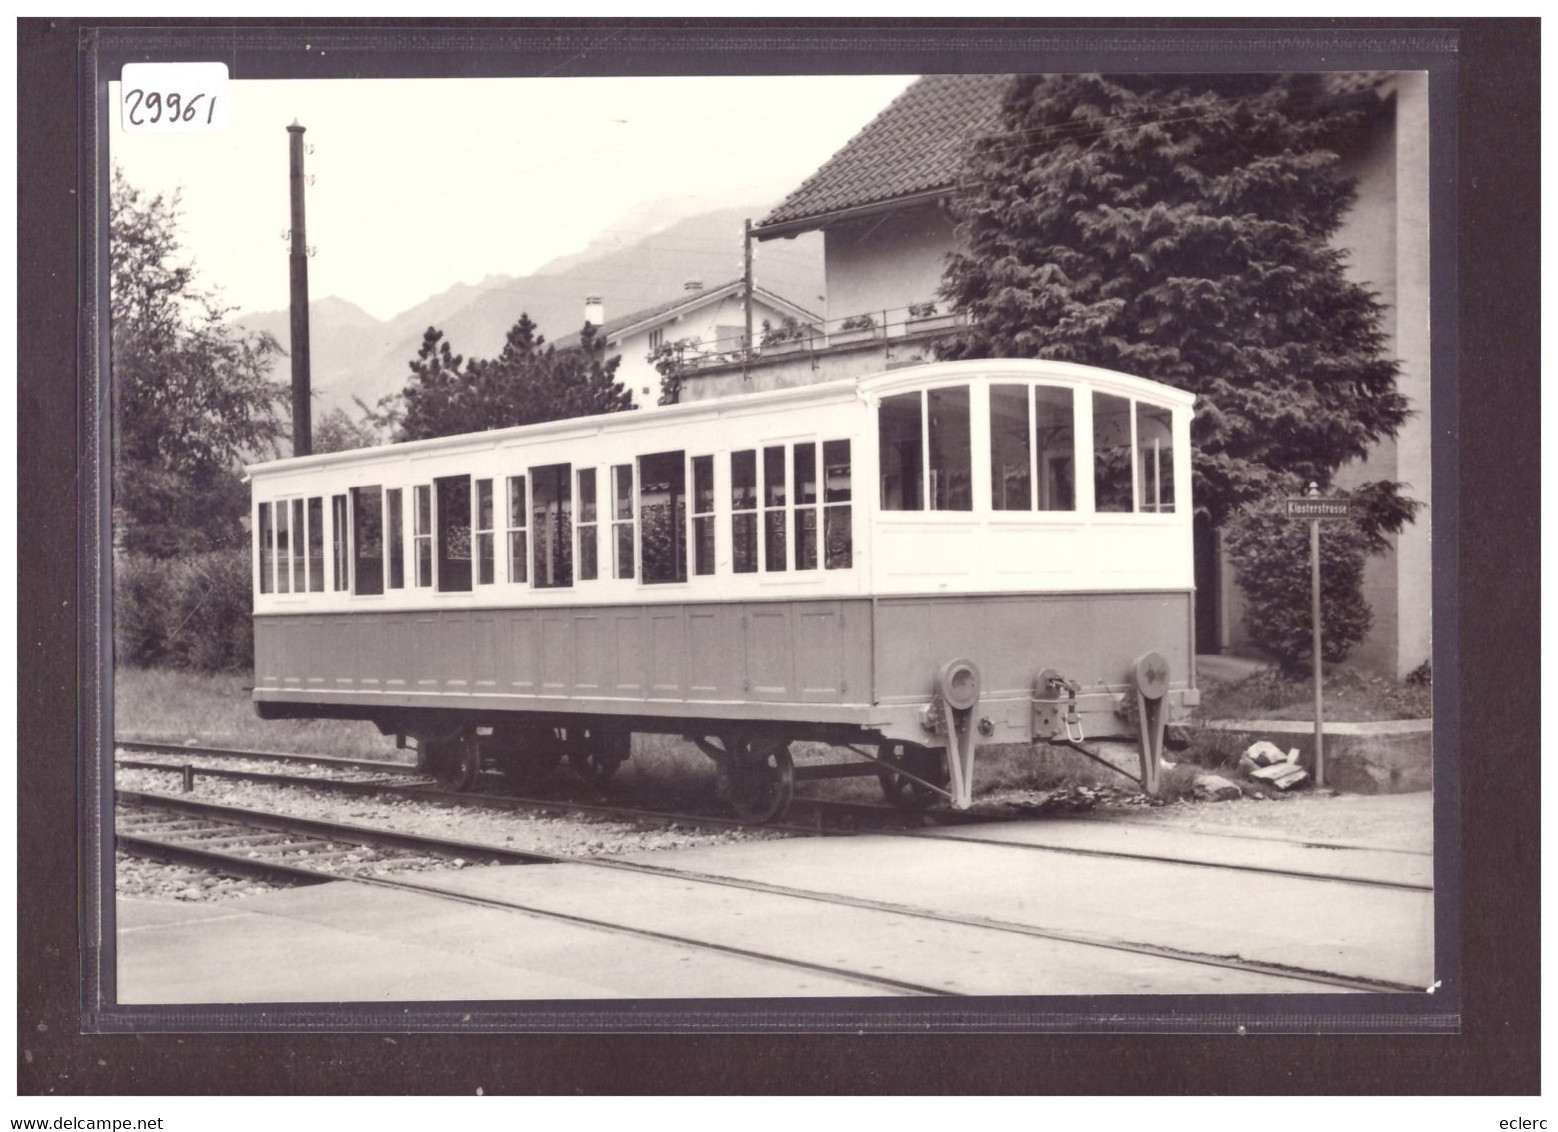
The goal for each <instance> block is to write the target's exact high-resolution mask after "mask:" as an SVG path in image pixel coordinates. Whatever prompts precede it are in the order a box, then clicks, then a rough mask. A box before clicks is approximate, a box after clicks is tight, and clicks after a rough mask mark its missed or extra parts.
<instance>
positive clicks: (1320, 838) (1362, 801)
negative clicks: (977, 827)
mask: <svg viewBox="0 0 1558 1132" xmlns="http://www.w3.org/2000/svg"><path fill="white" fill-rule="evenodd" d="M1088 816H1090V817H1095V818H1100V819H1103V820H1111V821H1130V822H1143V823H1150V824H1152V825H1165V826H1172V827H1174V828H1178V829H1188V830H1194V831H1196V832H1203V833H1238V834H1240V835H1242V836H1247V837H1280V838H1288V839H1298V840H1305V841H1308V840H1313V841H1317V842H1337V843H1344V844H1349V845H1370V846H1376V847H1378V848H1383V849H1404V850H1410V851H1414V852H1421V853H1426V852H1430V851H1431V850H1432V849H1433V795H1432V794H1430V793H1427V792H1426V791H1425V792H1422V793H1417V794H1372V795H1366V794H1337V795H1334V796H1326V795H1325V794H1321V793H1315V792H1305V793H1302V794H1299V795H1296V796H1294V797H1291V798H1280V799H1272V800H1262V801H1256V800H1254V799H1251V798H1241V799H1239V800H1238V801H1233V802H1173V803H1170V804H1168V805H1165V806H1099V807H1097V808H1095V809H1093V810H1091V811H1089V814H1088Z"/></svg>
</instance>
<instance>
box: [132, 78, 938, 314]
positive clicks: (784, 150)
mask: <svg viewBox="0 0 1558 1132" xmlns="http://www.w3.org/2000/svg"><path fill="white" fill-rule="evenodd" d="M912 81H913V76H905V75H898V76H833V77H806V76H795V77H779V78H772V77H709V78H631V79H628V78H543V79H533V78H532V79H422V80H385V79H329V80H319V79H313V80H286V81H280V80H277V81H269V80H244V81H235V82H233V83H232V84H230V88H229V98H230V102H229V113H230V117H229V126H228V129H227V130H226V131H225V132H223V133H219V134H126V133H124V132H123V131H122V130H121V128H120V100H119V99H120V85H119V83H117V82H115V83H112V84H110V90H109V100H110V107H111V112H110V118H111V124H110V132H109V153H110V155H111V157H112V159H113V160H114V161H116V162H118V163H119V165H120V166H121V167H122V169H123V170H124V173H125V175H126V177H127V178H128V179H129V181H130V183H131V184H133V185H135V186H136V187H137V188H140V189H143V190H147V191H150V192H169V193H171V192H172V191H174V190H179V191H181V193H182V212H183V220H182V222H181V226H180V230H181V233H182V237H183V241H182V242H183V245H184V248H185V249H186V252H187V253H188V254H189V255H190V256H191V257H192V258H193V260H194V262H195V264H196V268H197V271H198V272H199V275H200V278H201V281H202V282H203V283H204V284H206V285H216V286H218V287H220V289H221V292H222V294H223V297H224V298H225V300H226V301H227V302H228V303H229V304H231V305H233V306H235V307H237V308H238V312H239V313H253V312H257V311H267V310H279V309H283V308H285V307H286V306H287V302H288V297H289V296H288V285H289V284H288V278H289V277H288V267H287V248H288V245H287V242H286V240H285V239H284V234H285V233H286V230H287V228H288V227H289V225H290V223H291V220H290V211H289V201H288V191H289V190H288V135H287V130H286V127H287V126H288V125H289V124H290V123H292V122H293V121H294V120H296V121H298V122H300V123H301V124H302V125H303V126H305V127H306V128H307V133H306V135H305V137H306V140H307V141H308V143H309V144H310V145H311V146H313V152H312V153H310V154H308V155H307V156H306V158H305V169H306V172H307V173H308V174H309V175H310V176H312V177H313V178H314V182H313V184H312V185H310V186H309V188H308V190H307V192H308V195H307V205H306V209H307V224H308V243H309V244H310V245H312V246H313V247H314V248H315V249H316V251H315V255H314V257H313V258H312V259H311V260H310V262H309V295H310V298H311V299H314V300H317V299H320V298H324V297H327V296H332V295H334V296H337V297H339V298H343V299H347V300H349V301H351V302H353V303H356V304H357V305H358V306H360V307H362V308H363V309H364V310H366V311H367V312H368V313H369V314H372V315H374V316H375V317H378V318H390V317H392V316H394V315H395V314H397V313H399V312H400V311H403V310H405V309H407V308H409V307H412V306H414V305H416V304H417V303H418V302H420V301H422V300H423V299H426V298H428V297H429V296H431V295H434V294H437V293H438V292H440V291H443V290H445V289H446V288H448V287H450V286H453V285H454V284H456V283H460V282H464V283H478V282H480V281H481V280H482V279H484V278H486V277H487V276H489V275H523V274H526V273H528V272H530V271H532V270H534V269H535V268H537V267H539V266H541V265H542V264H544V263H545V262H546V261H548V260H550V259H553V258H555V257H557V256H561V255H567V254H570V253H573V252H577V251H580V250H582V249H583V248H584V247H585V246H586V245H587V244H588V243H589V241H590V240H591V238H592V237H596V236H599V235H601V234H602V233H606V234H607V237H608V238H614V239H621V240H623V241H624V242H631V239H632V238H633V237H634V236H636V235H642V234H646V233H647V232H648V231H649V230H651V229H652V228H654V227H658V226H664V225H665V224H668V223H670V222H671V221H672V220H674V219H676V218H677V217H679V216H685V215H694V214H697V213H699V212H705V211H711V210H713V209H716V208H721V207H728V206H731V205H734V204H746V203H757V202H765V201H777V200H778V199H779V198H781V197H782V196H783V195H784V194H785V193H787V192H789V191H791V190H792V189H794V188H796V187H798V186H799V185H800V183H801V182H802V181H803V180H804V179H805V178H806V177H807V176H809V175H810V174H811V173H813V172H814V171H815V170H816V169H817V168H818V166H820V165H821V164H822V163H823V162H824V161H826V160H827V159H828V157H829V156H831V155H832V154H833V153H834V152H836V151H837V150H838V149H839V148H840V147H841V146H842V145H843V144H844V143H845V142H846V141H848V140H849V138H850V137H852V136H853V135H854V134H855V133H856V132H857V131H858V130H859V129H860V128H861V127H863V126H864V125H865V124H866V123H867V122H868V121H870V120H871V118H872V117H874V116H875V115H876V114H877V112H878V111H880V110H881V109H882V108H883V107H885V106H886V105H887V104H888V103H889V102H891V101H892V99H893V98H894V97H896V96H897V95H898V94H899V93H900V92H901V91H902V90H903V89H904V87H906V86H907V85H908V84H909V83H910V82H912ZM753 219H754V220H757V219H761V217H760V216H754V217H753ZM739 253H740V249H739V247H735V248H733V249H732V260H733V264H734V263H735V262H737V261H738V259H739Z"/></svg>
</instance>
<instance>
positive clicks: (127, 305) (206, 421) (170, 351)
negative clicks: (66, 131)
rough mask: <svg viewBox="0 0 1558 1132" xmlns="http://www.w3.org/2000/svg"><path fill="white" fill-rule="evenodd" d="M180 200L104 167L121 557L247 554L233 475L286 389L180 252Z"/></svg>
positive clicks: (271, 351)
mask: <svg viewBox="0 0 1558 1132" xmlns="http://www.w3.org/2000/svg"><path fill="white" fill-rule="evenodd" d="M178 221H179V199H178V196H177V194H175V195H174V196H172V197H171V198H168V197H164V196H162V195H160V194H159V195H157V196H148V195H146V194H144V193H142V192H141V191H140V190H138V189H136V188H135V187H134V186H132V185H130V184H129V182H128V181H126V180H125V177H124V174H123V172H122V170H120V169H119V168H118V167H117V166H115V167H114V170H113V181H112V185H111V189H110V194H109V280H110V292H109V314H110V322H111V336H112V338H111V347H110V349H111V353H110V367H111V383H112V389H113V408H114V471H113V492H114V515H115V525H116V528H117V530H116V535H117V542H118V545H119V546H120V548H121V549H123V550H125V551H129V552H140V553H146V554H151V555H154V556H157V557H172V556H175V555H185V554H190V553H195V552H199V551H202V550H208V549H213V548H216V547H220V546H224V545H234V544H236V545H247V536H246V535H245V534H244V533H243V529H242V525H241V524H242V519H243V516H245V515H247V514H248V491H247V489H246V488H245V486H244V484H243V482H242V480H241V478H240V475H239V466H240V465H241V463H242V462H243V461H244V460H246V459H253V458H256V457H259V456H264V455H270V454H273V453H274V452H275V451H276V442H277V440H278V439H279V438H280V437H281V436H282V435H283V434H284V421H283V418H282V416H281V412H280V410H281V407H282V406H283V405H285V404H286V403H287V398H288V390H287V388H286V387H285V386H283V385H281V384H278V383H276V382H273V381H271V380H270V379H269V378H268V377H267V376H266V372H267V369H268V367H269V365H270V360H271V358H272V357H273V356H275V355H276V354H278V353H279V352H280V350H281V347H280V346H279V345H278V344H277V343H276V340H275V339H274V338H273V337H271V336H270V335H269V334H242V333H240V332H238V331H235V330H234V329H233V328H232V326H231V325H230V324H229V322H228V318H229V316H230V315H231V313H232V309H233V308H231V307H228V306H224V305H223V304H222V302H221V301H220V299H219V297H218V295H217V294H216V292H214V291H211V290H207V289H205V288H203V287H201V286H200V285H199V283H198V281H197V278H196V275H195V269H194V266H193V264H191V263H188V262H186V261H185V260H184V259H183V257H182V256H181V255H180V251H181V248H180V244H179V233H178Z"/></svg>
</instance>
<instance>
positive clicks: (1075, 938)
mask: <svg viewBox="0 0 1558 1132" xmlns="http://www.w3.org/2000/svg"><path fill="white" fill-rule="evenodd" d="M120 804H121V806H122V807H129V809H128V810H127V811H123V810H122V811H121V820H122V824H119V825H117V832H116V843H117V845H118V847H119V848H120V849H121V850H123V851H125V852H128V853H133V854H136V855H140V856H147V857H153V858H157V859H162V860H170V861H177V862H181V863H185V864H194V865H199V866H200V867H204V868H207V869H211V870H212V871H216V872H225V873H228V874H230V875H232V874H236V875H241V876H255V875H259V876H266V877H269V878H271V879H281V880H284V881H288V882H294V883H323V882H326V881H346V882H350V883H356V884H369V885H378V886H381V887H391V888H399V889H404V890H414V891H418V892H421V893H424V894H427V895H432V896H437V897H440V898H444V899H451V900H457V901H462V902H465V903H476V904H481V905H483V906H487V907H494V908H503V909H507V910H510V911H514V912H518V913H523V914H527V915H537V916H543V917H546V918H551V919H560V920H564V921H567V922H572V923H577V924H582V925H586V926H591V927H597V928H602V929H606V930H612V931H622V932H626V933H628V934H632V935H639V936H644V937H646V938H655V939H659V940H661V941H669V942H675V943H680V944H683V945H686V946H691V947H700V948H706V949H712V950H719V951H723V952H726V953H729V954H736V955H742V956H744V957H747V958H756V959H763V960H766V961H771V962H776V963H781V964H788V965H792V966H800V967H803V968H805V969H808V970H814V971H823V972H826V973H828V974H831V975H834V976H838V977H844V978H849V979H852V980H854V981H857V982H865V983H868V984H870V985H873V986H880V987H883V988H887V989H890V990H891V991H892V993H899V994H937V995H944V994H948V993H952V992H949V991H947V990H946V989H944V988H939V987H933V986H928V985H921V984H916V983H912V982H906V981H903V980H897V979H888V978H883V977H880V976H874V975H870V974H867V973H861V972H855V971H848V970H843V969H839V968H833V967H828V966H826V965H819V964H816V963H810V962H804V961H796V960H794V959H792V958H786V957H783V956H777V955H769V954H766V953H763V952H760V951H756V950H753V949H749V948H737V947H731V946H729V945H727V944H721V943H715V942H711V941H708V940H700V939H698V938H695V937H691V936H684V935H678V934H675V933H667V932H663V931H650V930H645V929H643V928H641V927H634V926H632V925H628V924H625V923H619V922H612V921H608V920H604V919H600V918H597V917H586V916H579V915H573V914H568V913H562V912H558V911H556V910H555V909H548V908H543V907H539V906H536V905H533V904H528V903H525V902H523V901H514V900H506V899H502V898H498V897H492V896H486V895H479V894H472V893H470V892H468V891H461V890H457V889H452V888H450V887H448V886H447V885H442V884H440V883H438V881H437V880H436V879H435V878H436V874H434V877H432V878H430V877H429V876H428V875H427V874H423V876H422V879H418V880H410V879H407V878H405V877H403V876H402V877H390V876H384V875H369V874H368V873H367V872H366V871H364V870H360V869H347V870H344V871H343V870H340V869H337V868H335V867H334V866H332V867H330V868H322V867H320V866H321V862H322V860H328V861H336V860H339V858H340V857H342V856H346V857H350V855H351V847H353V846H360V847H373V848H374V849H375V850H383V851H387V852H392V853H394V854H397V855H398V856H395V857H391V858H389V860H390V862H391V867H393V862H394V861H395V860H397V859H401V860H403V859H406V858H410V859H411V860H412V863H413V864H415V863H416V862H417V861H418V860H419V859H440V860H445V861H447V860H454V859H459V860H464V861H466V862H467V863H473V864H474V863H479V864H518V865H535V864H550V865H565V864H566V865H574V866H581V867H585V868H589V869H599V870H610V871H616V872H626V873H632V874H637V875H640V876H644V877H657V878H661V879H670V880H676V881H679V882H682V883H683V884H693V885H697V886H710V887H712V888H719V889H737V890H743V891H746V892H751V893H761V894H764V895H767V896H779V897H785V898H789V899H793V900H799V901H805V902H808V903H814V904H821V905H834V906H843V907H848V908H853V909H860V910H864V911H869V912H880V913H884V914H888V915H892V916H901V917H908V918H910V919H912V920H919V921H929V922H935V923H940V924H947V925H953V926H956V927H961V928H974V929H979V930H981V931H987V932H994V933H1001V934H1003V935H1018V936H1026V937H1029V938H1033V939H1038V940H1046V941H1050V942H1055V943H1063V944H1072V945H1078V946H1081V947H1085V948H1098V949H1101V950H1104V951H1111V952H1125V953H1130V954H1133V955H1138V956H1143V957H1149V958H1151V959H1154V960H1158V961H1163V962H1168V963H1173V964H1178V963H1185V964H1193V965H1197V966H1202V967H1214V968H1221V969H1224V970H1228V971H1235V972H1241V973H1245V974H1253V975H1260V976H1265V977H1268V978H1276V979H1280V980H1285V981H1290V982H1295V983H1298V984H1302V985H1306V986H1310V987H1316V988H1324V989H1326V990H1349V991H1360V992H1376V993H1377V992H1407V991H1417V990H1420V989H1421V988H1418V987H1414V986H1409V985H1407V984H1404V983H1395V982H1390V981H1384V980H1378V979H1365V978H1358V977H1353V976H1348V975H1340V974H1335V973H1331V972H1326V971H1319V970H1311V969H1303V968H1297V967H1288V966H1283V965H1278V964H1273V963H1269V962H1256V961H1250V960H1245V959H1241V958H1238V957H1231V956H1226V955H1214V954H1206V953H1197V952H1192V951H1186V950H1184V949H1181V948H1170V947H1164V946H1159V945H1155V944H1152V943H1150V942H1142V941H1134V940H1128V939H1115V938H1102V937H1099V936H1096V935H1091V934H1088V933H1084V932H1078V931H1068V930H1059V929H1055V928H1050V927H1046V926H1043V925H1036V924H1032V923H1023V922H1016V921H1007V920H1001V919H997V918H992V917H988V916H981V915H971V914H966V913H959V912H947V911H938V910H936V909H932V908H926V907H920V906H915V905H908V904H902V903H897V902H893V901H888V900H880V899H873V898H865V897H860V896H853V895H849V894H846V893H841V892H825V891H816V890H813V889H809V888H798V887H795V886H792V885H784V884H776V883H770V882H766V881H762V880H756V879H750V878H742V877H734V876H724V875H717V874H711V873H705V872H699V871H696V870H692V869H685V868H677V867H674V866H669V865H657V864H650V863H647V862H643V861H634V860H622V859H611V858H599V857H564V856H557V855H553V854H546V853H537V852H530V851H525V850H514V849H509V848H507V847H501V846H492V845H484V844H475V843H470V842H461V841H450V840H447V839H442V838H429V837H424V836H420V835H409V834H402V833H397V832H394V831H388V830H382V829H375V828H371V827H364V826H358V825H353V824H350V823H342V822H325V821H319V820H317V819H303V818H297V817H293V816H290V815H286V814H276V813H269V812H265V811H255V810H247V809H240V808H236V807H230V806H216V805H213V804H211V803H205V802H197V801H194V800H192V799H188V798H183V797H177V796H170V795H159V794H154V793H150V792H144V791H122V792H120ZM277 838H280V839H281V840H280V841H279V842H278V841H277V840H275V839H277ZM289 839H291V840H290V841H289ZM983 844H985V845H992V843H990V842H983ZM234 845H238V846H241V847H242V852H240V853H234V852H232V851H231V849H232V848H233V846H234ZM265 846H273V847H274V848H268V849H265V850H264V851H259V849H260V848H263V847H265ZM1000 846H1001V843H1000V842H996V843H994V844H993V847H1000ZM305 852H306V856H305V855H303V854H304V853H305ZM320 854H327V855H329V856H327V857H324V858H322V857H321V856H320ZM1310 879H1316V880H1323V879H1324V878H1310Z"/></svg>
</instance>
